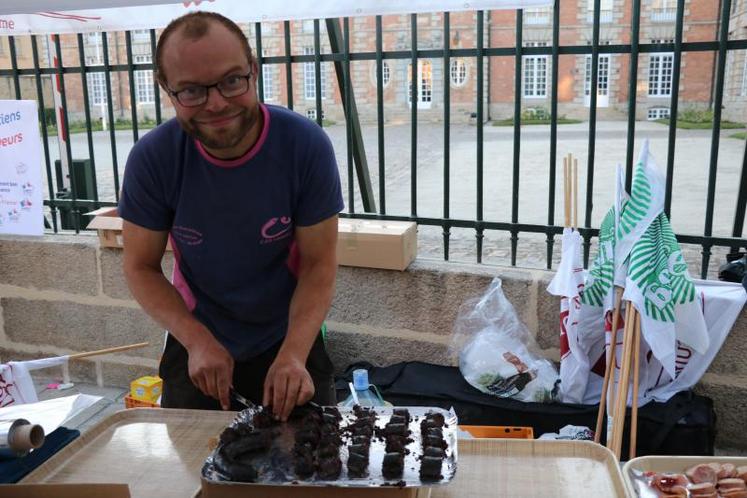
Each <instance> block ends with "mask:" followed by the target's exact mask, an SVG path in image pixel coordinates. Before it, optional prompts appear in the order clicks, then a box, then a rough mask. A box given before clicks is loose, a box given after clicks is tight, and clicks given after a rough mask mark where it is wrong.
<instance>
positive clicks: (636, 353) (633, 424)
mask: <svg viewBox="0 0 747 498" xmlns="http://www.w3.org/2000/svg"><path fill="white" fill-rule="evenodd" d="M634 330H635V332H634V333H635V335H634V339H635V341H634V342H635V345H634V346H633V401H632V406H631V408H630V455H629V458H628V459H629V460H632V459H633V458H635V456H636V444H637V443H638V383H639V377H638V376H639V370H640V366H641V365H640V361H641V315H640V313H636V317H635V328H634Z"/></svg>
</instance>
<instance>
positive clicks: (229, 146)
mask: <svg viewBox="0 0 747 498" xmlns="http://www.w3.org/2000/svg"><path fill="white" fill-rule="evenodd" d="M163 68H164V72H165V78H166V82H165V83H166V85H167V86H168V88H170V89H171V90H172V91H175V92H178V91H180V90H183V89H185V88H187V87H190V86H194V85H212V84H215V83H218V82H220V81H222V80H224V79H225V78H227V77H229V76H244V75H246V74H247V73H249V72H250V71H251V73H252V76H251V80H250V82H249V85H250V86H249V91H247V92H246V93H244V94H243V95H239V96H237V97H231V98H226V97H223V96H222V95H221V94H220V93H219V92H218V89H217V88H215V87H213V88H210V89H209V90H208V96H207V101H206V102H205V103H204V104H201V105H199V106H196V107H186V106H183V105H182V104H180V103H179V102H178V101H177V99H176V98H175V97H173V96H172V97H171V101H172V103H173V104H174V109H175V110H176V118H177V120H178V121H179V123H180V124H181V125H182V127H183V128H184V130H185V131H186V132H187V133H189V134H190V135H192V136H193V137H195V138H196V139H198V140H199V141H200V142H201V143H202V144H203V146H205V148H206V149H207V150H208V151H209V152H210V153H211V154H213V155H215V156H216V157H219V158H232V157H238V156H240V155H242V154H243V153H244V152H246V151H247V150H248V149H249V147H251V146H252V145H253V143H254V140H255V139H256V136H257V134H258V128H259V125H260V123H259V107H258V100H257V95H256V87H255V81H256V78H257V76H256V75H257V71H256V69H257V68H256V65H250V63H249V61H247V58H246V52H245V49H244V47H243V45H242V43H241V41H240V40H239V39H238V38H237V37H236V35H235V34H233V33H231V32H230V31H229V30H228V29H226V28H225V27H224V26H222V25H221V24H218V23H211V24H210V28H209V29H208V32H207V34H206V35H205V36H203V37H201V38H199V39H197V40H190V39H187V38H184V37H183V36H182V33H181V32H176V33H174V34H173V35H172V36H171V38H170V39H169V40H168V41H167V42H166V46H165V47H164V51H163Z"/></svg>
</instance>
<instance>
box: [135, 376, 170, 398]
mask: <svg viewBox="0 0 747 498" xmlns="http://www.w3.org/2000/svg"><path fill="white" fill-rule="evenodd" d="M162 389H163V380H161V378H160V377H155V376H152V375H146V376H144V377H140V378H139V379H135V380H133V381H132V382H131V383H130V397H131V398H132V399H136V400H139V401H148V402H150V403H155V402H156V401H158V397H159V396H161V390H162Z"/></svg>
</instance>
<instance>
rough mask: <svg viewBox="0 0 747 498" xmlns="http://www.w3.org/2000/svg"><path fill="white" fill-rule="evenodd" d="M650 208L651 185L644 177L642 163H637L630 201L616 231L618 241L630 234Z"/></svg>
mask: <svg viewBox="0 0 747 498" xmlns="http://www.w3.org/2000/svg"><path fill="white" fill-rule="evenodd" d="M650 208H651V183H650V182H649V180H648V177H647V176H646V172H645V170H644V167H643V163H642V162H639V163H638V164H636V166H635V175H634V176H633V187H632V189H631V192H630V199H629V200H628V203H627V204H626V205H625V210H624V211H623V213H622V216H620V226H619V227H618V229H617V238H618V240H619V239H621V238H623V236H625V235H628V234H629V233H630V232H632V231H633V228H635V226H636V225H637V224H638V223H640V221H641V220H642V219H643V218H644V217H645V216H646V213H647V212H648V210H649V209H650Z"/></svg>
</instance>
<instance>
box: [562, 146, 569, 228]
mask: <svg viewBox="0 0 747 498" xmlns="http://www.w3.org/2000/svg"><path fill="white" fill-rule="evenodd" d="M568 178H569V174H568V158H567V157H564V158H563V195H564V199H563V201H564V209H565V221H564V223H563V226H564V227H565V228H568V227H569V226H571V200H570V182H569V181H568Z"/></svg>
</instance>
